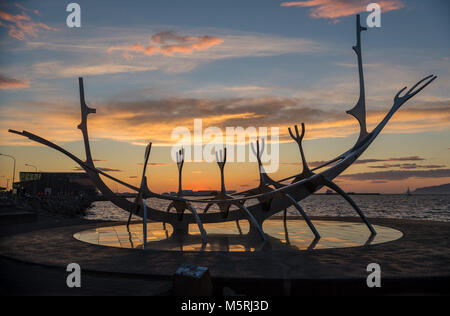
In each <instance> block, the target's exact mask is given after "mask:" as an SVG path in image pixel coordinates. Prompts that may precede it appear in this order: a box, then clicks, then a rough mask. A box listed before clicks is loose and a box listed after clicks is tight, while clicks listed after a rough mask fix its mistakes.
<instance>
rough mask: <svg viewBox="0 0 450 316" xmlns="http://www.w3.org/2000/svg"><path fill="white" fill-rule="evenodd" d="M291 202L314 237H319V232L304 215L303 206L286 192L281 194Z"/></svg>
mask: <svg viewBox="0 0 450 316" xmlns="http://www.w3.org/2000/svg"><path fill="white" fill-rule="evenodd" d="M283 195H284V196H285V197H286V198H287V199H288V200H289V201H290V202H291V203H292V205H294V207H295V208H296V209H297V210H298V211H299V212H300V214H302V216H303V218H304V219H305V221H306V223H307V224H308V226H309V229H311V231H312V232H313V234H314V236H315V238H320V234H319V233H318V232H317V229H316V227H315V226H314V224H313V223H312V222H311V220H310V219H309V217H308V215H306V212H305V211H304V210H303V208H302V207H301V206H300V204H298V202H297V201H296V200H295V199H294V198H293V197H292V196H291V195H290V194H288V193H284V194H283Z"/></svg>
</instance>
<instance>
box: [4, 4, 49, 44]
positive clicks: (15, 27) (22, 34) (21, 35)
mask: <svg viewBox="0 0 450 316" xmlns="http://www.w3.org/2000/svg"><path fill="white" fill-rule="evenodd" d="M15 5H16V7H17V8H19V9H21V10H23V11H22V12H21V13H20V14H17V15H13V14H11V13H8V12H6V11H3V10H0V26H2V27H5V28H7V29H8V34H9V36H11V37H13V38H15V39H18V40H21V41H24V40H26V38H27V36H31V37H34V38H36V37H38V33H39V32H41V31H42V30H44V31H57V29H55V28H52V27H50V26H48V25H46V24H44V23H41V22H34V21H33V20H32V19H31V17H29V16H28V15H27V14H26V13H25V12H24V11H25V10H26V11H29V10H28V9H26V8H24V7H23V6H22V5H20V4H18V3H16V4H15ZM33 12H34V13H35V14H39V11H37V10H34V11H33Z"/></svg>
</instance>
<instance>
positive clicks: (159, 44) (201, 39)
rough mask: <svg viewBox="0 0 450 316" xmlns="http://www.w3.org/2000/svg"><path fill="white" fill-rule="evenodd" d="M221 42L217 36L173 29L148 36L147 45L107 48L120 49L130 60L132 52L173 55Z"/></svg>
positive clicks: (111, 50)
mask: <svg viewBox="0 0 450 316" xmlns="http://www.w3.org/2000/svg"><path fill="white" fill-rule="evenodd" d="M221 43H223V39H221V38H220V37H217V36H208V35H203V36H183V35H180V34H178V33H177V32H174V31H165V32H159V33H156V34H154V35H152V37H151V38H150V43H149V44H148V45H146V44H141V43H135V44H132V45H129V46H114V47H110V48H108V52H109V53H111V52H113V51H122V52H123V56H124V57H125V58H126V59H128V60H131V59H133V57H134V56H133V54H132V53H140V54H145V55H148V56H153V55H157V54H162V55H164V56H173V55H174V54H176V53H178V54H192V53H193V52H195V51H202V50H207V49H209V48H211V47H213V46H216V45H219V44H221Z"/></svg>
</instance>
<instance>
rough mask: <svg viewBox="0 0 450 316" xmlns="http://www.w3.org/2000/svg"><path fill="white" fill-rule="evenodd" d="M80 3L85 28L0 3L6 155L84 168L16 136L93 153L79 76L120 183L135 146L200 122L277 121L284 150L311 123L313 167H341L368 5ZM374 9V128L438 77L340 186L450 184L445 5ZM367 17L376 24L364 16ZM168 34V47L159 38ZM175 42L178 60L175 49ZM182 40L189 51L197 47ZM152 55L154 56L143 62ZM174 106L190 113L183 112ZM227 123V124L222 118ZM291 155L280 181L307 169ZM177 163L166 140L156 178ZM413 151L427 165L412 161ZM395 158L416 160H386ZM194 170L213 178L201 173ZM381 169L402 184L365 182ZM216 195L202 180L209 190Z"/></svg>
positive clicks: (99, 146)
mask: <svg viewBox="0 0 450 316" xmlns="http://www.w3.org/2000/svg"><path fill="white" fill-rule="evenodd" d="M77 3H79V4H80V6H81V19H82V21H81V23H82V27H81V28H68V27H67V26H66V25H65V20H66V17H67V14H68V13H67V12H66V11H65V6H66V5H67V3H64V2H61V1H39V2H35V1H19V2H14V1H11V2H10V1H3V2H2V4H1V6H0V13H1V15H0V22H1V24H0V153H6V154H13V155H15V156H16V158H17V159H18V160H19V161H20V163H19V165H20V167H19V168H20V169H21V170H22V169H26V168H25V167H24V164H25V163H33V164H36V165H39V167H40V169H42V170H48V171H64V170H73V168H74V165H73V163H72V162H70V161H68V160H65V159H64V158H61V157H60V156H58V155H57V154H56V153H53V152H50V151H49V150H47V149H43V148H40V147H38V146H35V145H34V144H30V143H29V142H28V141H26V140H24V139H20V138H19V137H15V136H13V135H10V134H8V133H7V129H8V128H15V129H19V130H21V129H27V130H29V131H33V132H36V133H37V134H39V135H41V136H43V137H48V138H50V139H52V140H54V141H56V142H58V143H60V144H63V145H64V146H66V147H68V148H71V149H73V150H75V151H76V152H77V153H79V154H80V155H82V150H81V142H80V135H79V132H78V130H76V128H75V127H76V125H77V124H78V120H79V112H78V111H79V104H78V102H79V101H78V87H77V78H78V76H83V77H84V78H85V86H86V93H87V100H88V101H89V103H90V104H91V105H92V106H94V107H96V108H97V109H98V114H97V115H96V117H95V118H93V119H92V120H91V123H92V124H91V135H92V138H93V140H94V143H93V147H95V149H93V150H94V153H95V154H96V155H97V157H98V159H101V160H105V161H104V162H102V166H103V167H108V168H115V169H118V170H120V171H117V173H116V176H118V177H121V178H123V179H125V180H127V179H134V176H135V175H137V174H138V173H139V166H138V165H137V162H138V161H140V157H141V154H140V152H141V151H142V150H143V149H142V146H139V145H138V144H142V143H144V142H145V141H147V140H148V139H151V140H154V141H155V142H156V143H159V144H160V145H168V143H170V139H169V138H170V137H169V136H170V131H171V130H172V129H173V128H174V127H176V126H178V125H186V126H189V125H191V124H192V122H193V119H194V118H203V119H204V121H205V122H206V123H207V124H208V122H210V123H211V124H212V122H215V124H218V126H219V127H221V128H223V127H226V126H237V125H243V126H244V127H246V126H278V127H280V128H281V131H282V133H283V135H281V136H282V137H281V138H282V141H283V142H285V141H287V140H288V138H287V137H286V136H287V132H286V128H287V126H292V125H293V124H298V123H301V122H303V121H304V122H305V123H306V126H307V134H306V141H305V147H306V149H307V150H308V153H307V155H308V158H309V160H310V161H311V162H314V161H320V160H326V159H329V158H332V157H333V156H334V155H336V154H339V153H340V152H343V151H344V150H345V149H347V148H348V146H351V144H352V143H353V142H354V141H355V139H356V132H357V126H356V123H355V121H354V120H352V119H351V118H350V117H348V116H347V115H346V114H345V110H348V109H349V108H351V107H352V106H353V105H354V104H355V102H356V101H357V98H358V85H357V68H356V57H355V54H354V52H353V51H352V50H351V47H352V45H354V44H355V17H354V13H355V12H359V11H361V10H360V8H362V7H365V4H366V3H368V1H360V0H358V1H354V0H347V1H344V0H340V1H328V0H321V1H318V0H311V1H298V2H296V3H293V4H292V6H282V5H281V4H282V3H283V2H282V1H249V0H246V1H215V0H209V1H194V0H190V1H129V2H128V3H127V4H126V5H125V4H124V3H123V2H122V1H78V2H77ZM308 3H309V4H310V5H306V4H308ZM378 3H379V4H380V5H381V8H382V15H381V24H382V25H381V28H372V29H369V30H368V31H367V32H364V33H363V35H362V36H363V38H362V40H363V42H362V45H363V61H364V63H365V78H366V91H367V102H366V103H367V109H368V111H369V112H368V113H369V119H368V121H369V125H371V126H373V125H374V124H375V123H377V121H378V120H379V119H380V118H381V117H382V115H383V113H385V111H386V110H388V109H389V108H390V106H391V104H392V98H393V96H394V95H395V93H396V92H397V91H398V90H399V89H401V88H402V87H403V86H405V85H408V86H411V85H413V84H414V83H415V82H416V81H418V80H419V79H421V78H422V77H424V76H426V75H428V74H436V75H438V80H437V81H435V82H434V83H433V85H432V86H430V87H428V88H427V89H426V90H425V91H424V92H423V93H421V94H420V95H418V96H417V97H416V98H415V99H414V100H412V101H410V102H408V104H406V105H405V108H404V109H402V111H400V112H399V113H398V116H396V117H394V119H393V121H392V123H391V124H390V125H389V128H388V129H387V130H386V131H385V134H384V135H382V137H380V139H379V140H378V141H377V142H376V143H375V144H374V147H373V148H371V150H370V151H369V152H368V153H366V154H365V156H364V157H362V158H374V157H376V158H379V159H384V160H386V161H384V162H379V163H378V164H377V163H374V164H372V165H370V164H360V165H358V166H355V167H353V168H352V169H350V170H349V171H348V172H347V174H354V175H355V176H354V177H353V178H352V179H350V178H345V177H344V178H343V179H342V180H341V181H342V185H343V186H344V187H347V188H348V189H354V188H356V187H357V188H361V189H362V190H365V191H386V192H400V191H404V190H405V187H406V186H408V185H411V186H412V187H418V186H423V185H431V184H441V183H446V182H448V180H450V176H449V169H448V168H449V159H448V157H449V156H448V154H449V149H448V148H449V147H450V144H449V142H448V139H450V137H449V136H450V133H449V126H450V124H449V122H450V113H449V108H450V102H449V100H450V95H449V85H450V76H449V58H450V50H449V48H450V47H449V45H450V43H449V38H450V37H449V30H450V25H449V24H450V22H449V12H450V10H449V9H450V8H449V6H450V5H449V2H448V1H437V0H433V1H407V0H383V1H379V2H378ZM305 5H306V6H305ZM383 7H384V8H385V9H386V10H384V11H383ZM392 7H394V9H391V8H392ZM35 10H37V11H35ZM360 13H361V16H362V21H363V23H365V18H366V16H367V12H360ZM318 14H319V16H317V15H318ZM336 14H337V15H339V16H338V17H336ZM17 20H18V21H24V22H23V23H25V26H23V24H17V23H16V22H14V21H17ZM38 23H42V24H38ZM21 27H22V28H21ZM12 29H13V30H17V29H18V30H19V31H20V30H22V32H23V33H22V34H21V33H17V32H16V33H12V32H11V30H12ZM157 35H159V36H160V38H161V40H160V42H157V41H153V42H152V36H157ZM155 38H156V37H153V39H155ZM164 43H166V44H167V43H169V44H170V45H172V46H177V47H176V49H178V50H176V51H174V52H170V51H167V50H165V49H166V48H165V46H164V45H166V44H164ZM186 43H189V45H191V43H194V44H193V46H189V47H186V45H187V44H186ZM149 49H155V51H152V53H148V52H149ZM146 52H147V53H146ZM177 107H178V108H180V109H183V111H184V112H183V113H175V112H177V111H176V109H177ZM205 108H207V109H209V110H211V112H208V111H206V112H205V110H204V109H205ZM236 108H240V109H241V110H242V117H244V115H243V114H244V113H253V114H252V117H251V118H246V119H242V118H239V113H240V112H239V111H236ZM202 109H203V110H202ZM168 111H169V112H170V111H173V113H172V112H170V113H169V112H168ZM202 111H203V112H202ZM202 113H205V114H202ZM212 113H214V115H213V114H212ZM168 114H170V115H168ZM219 116H223V117H225V119H222V120H219V121H218V117H219ZM170 118H171V119H170ZM111 148H114V150H112V149H111ZM281 148H282V158H281V159H280V160H281V161H282V162H283V161H284V162H286V165H284V166H282V167H280V170H279V172H278V174H277V175H279V176H284V175H288V174H289V173H293V172H296V171H298V166H296V165H289V164H288V163H294V162H297V161H298V153H297V152H296V147H295V146H293V145H292V144H288V143H284V144H283V145H282V147H281ZM168 156H169V155H168V147H167V146H161V147H159V148H157V149H155V150H154V152H153V154H152V159H155V161H156V162H157V163H160V164H161V166H158V167H156V165H155V167H154V168H153V169H154V170H153V172H154V173H155V174H156V175H158V174H165V173H172V172H174V177H175V170H176V169H174V168H175V166H174V164H173V163H172V162H171V161H170V159H169V157H168ZM411 157H419V158H421V159H422V160H414V159H412V160H411V159H409V160H408V159H406V158H411ZM390 158H405V159H404V161H402V163H392V162H390V163H389V162H387V160H389V159H390ZM30 161H31V162H30ZM130 161H132V163H130ZM414 164H415V165H414ZM197 167H199V168H198V169H199V170H200V169H201V168H200V167H204V168H207V169H208V170H209V166H205V165H202V164H198V166H195V168H197ZM241 167H242V166H236V170H234V169H230V178H231V180H230V181H231V183H232V184H233V186H235V187H236V188H239V186H240V184H241V183H242V181H243V180H245V179H243V178H242V176H240V175H241V174H242V170H241V169H239V168H241ZM377 167H379V168H377ZM193 168H194V167H193ZM195 168H194V169H195ZM434 169H436V170H440V172H441V173H440V176H435V175H433V176H432V177H430V178H426V177H425V178H424V177H423V175H421V176H420V177H419V176H418V173H417V172H416V173H415V171H418V170H434ZM9 170H10V166H9V162H8V160H1V161H0V174H1V175H2V176H3V178H2V179H0V186H1V185H3V184H4V182H6V178H10V176H9V175H8V174H9V173H10V171H9ZM199 170H195V171H196V172H197V171H199ZM386 170H393V171H396V170H402V171H404V172H405V174H404V177H403V178H402V179H392V178H389V176H386V177H385V179H381V180H380V179H379V180H378V181H377V182H370V181H367V180H364V181H363V180H358V176H356V175H357V174H362V173H367V172H381V171H386ZM249 172H250V171H248V172H246V173H249ZM246 173H244V174H246ZM433 174H434V173H433ZM379 175H380V174H374V175H373V176H374V178H376V177H378V176H379ZM130 177H131V178H130ZM248 178H249V179H251V180H252V181H253V179H254V178H255V177H252V176H251V177H248ZM186 179H187V180H186V181H187V184H188V185H189V184H195V183H198V181H197V180H198V173H193V174H192V175H191V176H189V175H188V176H187V177H186ZM154 181H155V185H157V186H158V187H160V188H161V190H170V189H174V187H175V182H174V184H173V185H172V184H171V183H170V182H169V181H161V182H158V179H156V180H154ZM216 185H217V183H216V182H214V181H213V182H205V183H202V185H201V186H200V187H199V188H214V187H215V186H216Z"/></svg>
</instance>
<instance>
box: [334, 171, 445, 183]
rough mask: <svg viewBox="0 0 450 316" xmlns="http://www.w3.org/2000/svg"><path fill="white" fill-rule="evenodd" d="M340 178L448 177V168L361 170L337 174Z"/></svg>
mask: <svg viewBox="0 0 450 316" xmlns="http://www.w3.org/2000/svg"><path fill="white" fill-rule="evenodd" d="M339 178H341V179H350V180H361V181H374V180H405V179H408V178H422V179H424V178H450V169H429V170H389V171H378V172H361V173H354V174H345V175H341V176H339Z"/></svg>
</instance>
